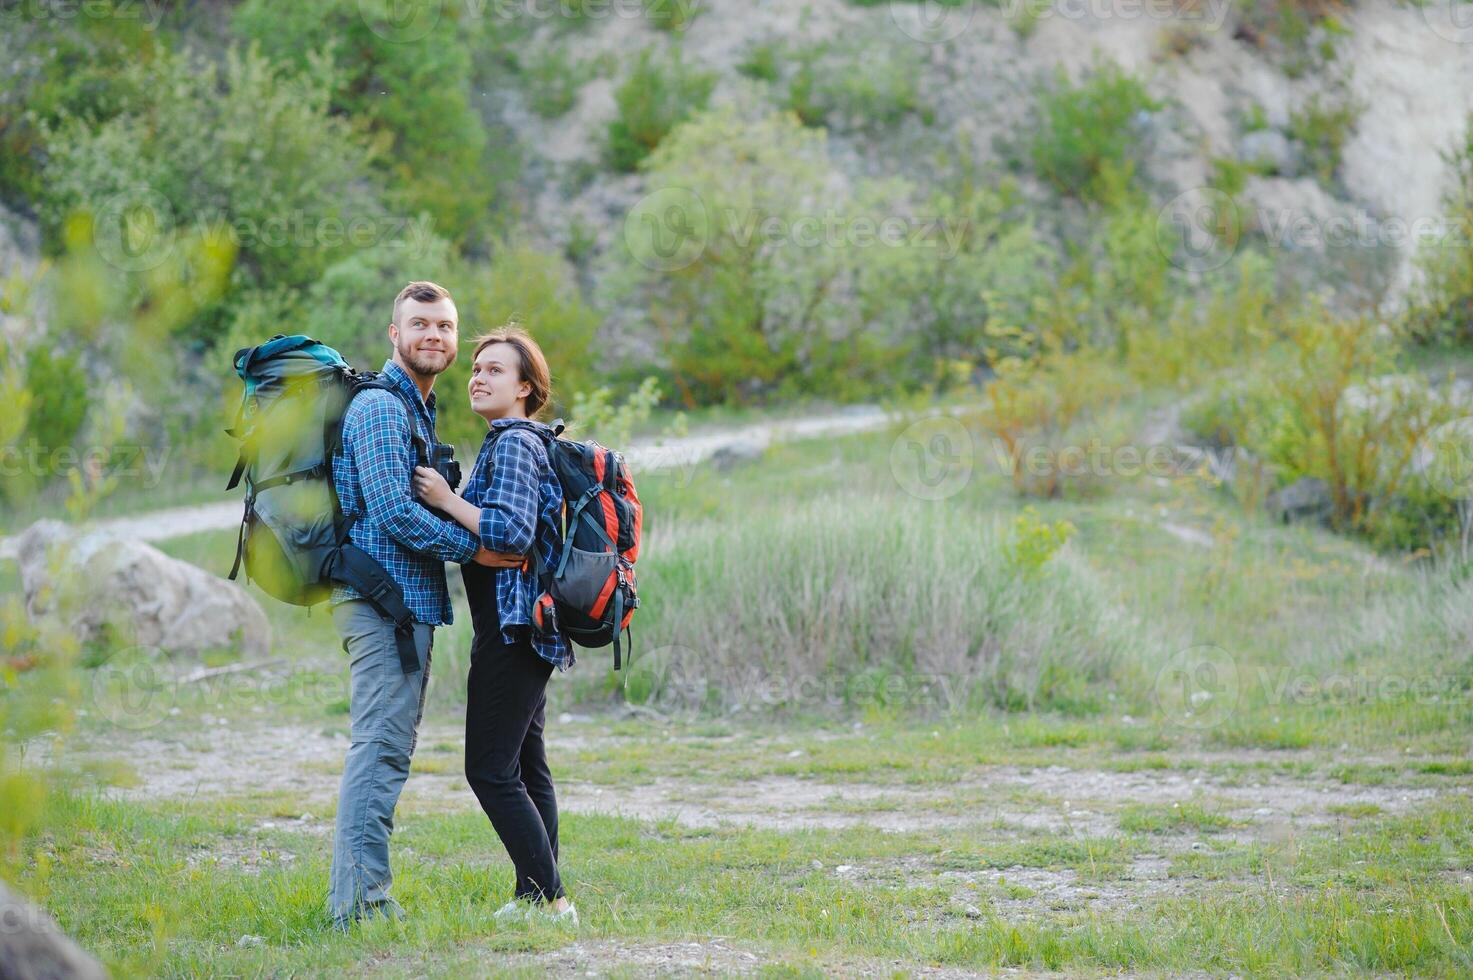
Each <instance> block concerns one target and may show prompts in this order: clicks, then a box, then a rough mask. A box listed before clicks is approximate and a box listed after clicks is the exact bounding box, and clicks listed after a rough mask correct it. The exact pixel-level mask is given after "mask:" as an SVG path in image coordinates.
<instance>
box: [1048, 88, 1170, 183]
mask: <svg viewBox="0 0 1473 980" xmlns="http://www.w3.org/2000/svg"><path fill="white" fill-rule="evenodd" d="M1160 108H1161V103H1159V102H1158V101H1157V100H1155V99H1153V98H1152V97H1151V96H1150V94H1149V93H1148V92H1147V91H1146V87H1145V85H1144V84H1143V83H1142V82H1141V81H1140V80H1139V79H1137V78H1136V77H1134V76H1133V75H1131V74H1129V73H1128V72H1126V71H1125V70H1124V69H1122V68H1120V67H1119V66H1118V65H1115V64H1111V63H1105V64H1103V65H1098V66H1096V68H1095V69H1094V71H1093V72H1091V73H1090V74H1089V76H1088V77H1086V78H1084V79H1083V80H1082V81H1080V82H1079V83H1078V84H1073V83H1071V82H1070V81H1069V79H1068V76H1067V75H1065V74H1064V72H1063V69H1060V70H1059V72H1058V74H1057V76H1056V80H1055V82H1054V84H1053V86H1052V87H1051V88H1048V89H1046V90H1045V91H1044V92H1042V93H1041V94H1040V96H1039V112H1038V116H1039V118H1038V125H1037V128H1036V129H1035V130H1034V133H1033V137H1032V141H1031V144H1030V153H1031V156H1032V160H1033V164H1034V166H1035V167H1036V168H1037V170H1038V173H1039V175H1040V176H1041V177H1043V178H1044V179H1045V180H1047V181H1048V182H1049V183H1051V184H1053V185H1054V187H1055V189H1057V190H1058V191H1059V193H1061V194H1068V195H1070V196H1077V197H1083V198H1088V199H1098V198H1099V197H1100V195H1101V186H1100V183H1101V176H1102V174H1103V173H1105V172H1106V171H1107V169H1108V168H1112V167H1113V168H1114V169H1115V170H1116V171H1125V172H1129V171H1131V170H1133V169H1134V165H1135V162H1136V153H1135V149H1134V148H1135V146H1136V144H1137V142H1138V136H1137V131H1138V124H1137V117H1138V116H1139V115H1140V114H1141V113H1149V112H1155V111H1157V110H1159V109H1160Z"/></svg>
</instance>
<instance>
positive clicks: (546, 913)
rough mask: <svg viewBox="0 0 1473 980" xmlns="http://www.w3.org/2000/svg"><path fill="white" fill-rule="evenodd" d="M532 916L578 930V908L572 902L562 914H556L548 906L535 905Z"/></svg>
mask: <svg viewBox="0 0 1473 980" xmlns="http://www.w3.org/2000/svg"><path fill="white" fill-rule="evenodd" d="M532 914H534V915H536V916H538V917H539V918H541V919H543V920H544V921H547V922H552V923H555V924H557V925H566V926H571V927H573V928H574V929H576V928H578V906H576V905H574V904H573V903H572V902H569V903H568V907H567V908H565V909H563V910H562V911H561V912H554V911H552V910H551V908H550V907H548V906H546V905H534V906H532Z"/></svg>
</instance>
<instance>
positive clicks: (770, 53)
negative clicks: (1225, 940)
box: [737, 41, 782, 82]
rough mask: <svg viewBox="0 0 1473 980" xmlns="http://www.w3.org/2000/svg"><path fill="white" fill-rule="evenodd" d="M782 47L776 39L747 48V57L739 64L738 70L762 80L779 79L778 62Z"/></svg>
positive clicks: (771, 80) (774, 80)
mask: <svg viewBox="0 0 1473 980" xmlns="http://www.w3.org/2000/svg"><path fill="white" fill-rule="evenodd" d="M781 57H782V47H781V45H780V44H779V43H778V42H776V41H763V42H761V43H759V44H754V45H752V46H751V47H750V48H748V49H747V54H746V57H744V58H743V59H742V60H741V62H740V63H738V64H737V71H738V72H740V73H741V74H743V75H745V76H747V77H748V78H754V79H756V80H758V81H761V82H776V81H777V80H778V75H779V71H778V63H779V59H780V58H781Z"/></svg>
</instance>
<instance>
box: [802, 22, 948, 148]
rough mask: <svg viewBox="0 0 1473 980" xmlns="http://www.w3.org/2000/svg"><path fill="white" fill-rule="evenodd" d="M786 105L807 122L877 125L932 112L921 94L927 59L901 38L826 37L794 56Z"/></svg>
mask: <svg viewBox="0 0 1473 980" xmlns="http://www.w3.org/2000/svg"><path fill="white" fill-rule="evenodd" d="M794 60H795V63H796V68H795V69H794V72H793V76H792V78H791V79H790V80H789V82H788V98H787V105H788V108H790V109H792V110H793V111H794V112H795V113H797V115H798V118H799V119H801V120H803V122H804V123H806V124H807V125H809V126H832V127H836V128H843V129H877V128H881V127H885V126H891V125H894V124H895V123H897V122H899V121H900V119H901V118H902V117H903V116H905V115H906V114H907V113H910V112H916V113H919V114H920V116H921V118H922V119H923V120H924V121H926V122H928V123H929V122H930V121H931V119H932V112H931V109H930V107H929V106H928V105H927V104H926V103H925V102H924V101H923V99H922V98H921V91H920V79H921V76H922V73H923V70H924V67H925V65H924V63H923V62H922V60H921V56H920V54H919V52H918V50H917V48H916V46H915V45H909V44H902V43H900V42H898V41H888V42H885V43H879V42H875V41H869V42H865V43H859V42H855V41H823V42H819V43H817V44H814V45H812V46H810V47H807V48H803V49H801V50H799V51H798V52H797V54H796V55H795V58H794Z"/></svg>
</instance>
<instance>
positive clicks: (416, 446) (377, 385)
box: [353, 377, 430, 466]
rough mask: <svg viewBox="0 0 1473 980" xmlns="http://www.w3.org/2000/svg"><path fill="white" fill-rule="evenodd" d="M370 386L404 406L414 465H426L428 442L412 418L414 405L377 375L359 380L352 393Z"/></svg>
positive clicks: (427, 463) (355, 395)
mask: <svg viewBox="0 0 1473 980" xmlns="http://www.w3.org/2000/svg"><path fill="white" fill-rule="evenodd" d="M370 388H372V389H373V390H375V391H387V392H388V393H389V394H391V395H393V396H394V397H395V398H397V399H398V400H399V404H400V405H403V406H404V417H405V418H406V419H408V420H409V445H410V447H411V449H412V452H413V455H414V462H415V465H417V466H428V465H429V462H430V447H429V443H428V442H426V441H425V437H424V436H422V435H420V432H419V423H418V422H416V421H415V419H414V406H413V405H411V404H409V399H407V398H405V397H404V393H403V392H402V391H400V390H399V389H398V388H395V387H394V386H393V385H391V384H389V383H388V382H386V381H382V380H380V379H379V378H377V377H375V378H372V379H370V380H368V381H362V382H359V383H358V385H357V386H356V387H354V389H353V395H354V397H357V395H358V393H359V392H362V391H367V390H369V389H370Z"/></svg>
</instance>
